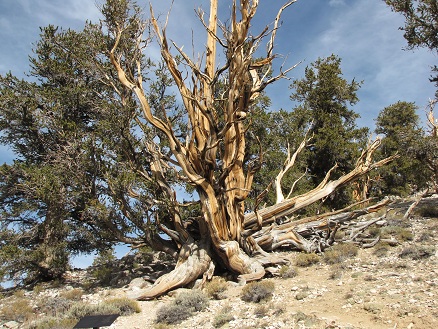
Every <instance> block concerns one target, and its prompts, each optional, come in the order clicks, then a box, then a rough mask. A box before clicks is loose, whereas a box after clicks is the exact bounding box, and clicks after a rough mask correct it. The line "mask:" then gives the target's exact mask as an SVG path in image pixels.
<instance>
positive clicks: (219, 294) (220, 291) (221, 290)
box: [205, 277, 228, 300]
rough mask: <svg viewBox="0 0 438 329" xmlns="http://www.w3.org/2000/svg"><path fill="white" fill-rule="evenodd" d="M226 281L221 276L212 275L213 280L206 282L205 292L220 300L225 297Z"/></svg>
mask: <svg viewBox="0 0 438 329" xmlns="http://www.w3.org/2000/svg"><path fill="white" fill-rule="evenodd" d="M227 288H228V285H227V283H226V282H225V280H224V279H223V278H218V277H214V278H213V280H211V281H210V282H207V284H206V286H205V292H206V293H207V295H208V296H209V297H211V298H214V299H217V300H220V299H225V298H226V294H225V292H226V290H227Z"/></svg>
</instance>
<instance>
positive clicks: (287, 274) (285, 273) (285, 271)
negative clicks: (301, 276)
mask: <svg viewBox="0 0 438 329" xmlns="http://www.w3.org/2000/svg"><path fill="white" fill-rule="evenodd" d="M279 274H280V277H281V278H283V279H290V278H294V277H296V276H297V275H298V271H297V270H296V269H295V268H294V267H293V266H289V265H283V266H282V267H281V268H280V273H279Z"/></svg>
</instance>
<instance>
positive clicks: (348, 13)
mask: <svg viewBox="0 0 438 329" xmlns="http://www.w3.org/2000/svg"><path fill="white" fill-rule="evenodd" d="M151 2H152V5H153V7H154V10H155V12H156V13H166V12H167V9H168V8H169V6H170V4H171V1H170V0H152V1H151ZM219 2H220V14H219V18H220V20H221V21H222V22H225V21H226V20H227V14H228V13H229V12H230V10H229V6H230V3H231V1H225V0H220V1H219ZM284 2H285V1H283V0H260V6H259V10H258V12H257V15H256V18H255V20H254V21H253V31H254V32H253V34H258V33H257V32H260V31H261V29H262V28H263V27H264V26H265V25H267V24H270V23H272V21H273V19H274V17H275V15H276V13H277V10H278V8H279V7H281V5H282V4H283V3H284ZM96 3H102V0H96V1H95V0H1V1H0V45H1V46H0V74H5V73H6V72H8V71H11V72H12V73H13V74H14V75H16V76H19V77H25V75H24V73H25V72H28V70H29V65H28V56H29V55H31V54H32V47H33V44H34V43H35V42H36V41H37V40H38V38H39V32H40V31H39V27H40V26H46V25H48V24H53V25H57V26H60V27H63V28H65V29H66V28H72V29H78V30H80V29H82V28H83V26H84V22H85V21H86V20H91V21H93V22H97V21H98V20H99V18H100V13H99V10H98V9H97V7H96ZM138 3H139V4H140V5H141V6H144V7H145V8H146V9H147V8H148V4H149V2H148V1H146V0H138ZM199 6H202V7H203V9H204V10H205V11H208V8H209V1H206V0H175V1H174V5H173V9H172V12H171V14H170V19H169V25H168V28H167V35H168V37H169V38H170V39H172V40H174V41H175V42H176V43H177V44H178V45H180V46H182V45H184V50H185V51H186V52H187V53H189V54H191V53H192V36H193V38H194V44H195V45H197V46H196V49H195V52H198V51H202V50H203V48H202V47H203V46H204V43H205V38H204V33H203V28H202V25H201V23H200V22H199V21H198V19H197V17H196V15H195V13H194V9H195V8H198V7H199ZM207 18H208V15H207V16H206V19H207ZM282 18H283V25H282V27H281V29H280V30H279V32H278V35H277V39H276V48H275V52H276V53H278V54H281V55H283V56H284V57H283V58H279V59H277V62H276V63H277V66H279V65H281V64H283V63H284V67H288V66H292V65H294V64H296V63H298V62H300V61H302V64H301V65H299V66H298V67H297V68H296V69H294V70H293V71H292V72H290V74H289V77H290V78H291V79H296V78H302V77H303V72H304V68H305V67H306V66H307V65H310V63H312V62H313V61H315V60H316V59H317V58H318V57H327V56H329V55H331V54H336V55H338V56H339V57H341V58H342V71H343V73H344V76H345V78H347V79H348V80H351V79H353V78H355V79H356V80H364V84H363V86H362V88H361V89H360V90H359V92H358V96H359V99H360V102H359V103H358V104H357V105H356V106H355V107H354V110H355V111H356V112H358V113H359V114H360V115H361V119H360V120H359V121H358V124H359V125H360V126H369V127H373V125H374V119H375V118H376V117H377V114H378V113H379V111H381V110H382V109H383V108H384V107H386V106H388V105H391V104H393V103H395V102H397V101H399V100H402V101H410V102H415V103H417V105H418V106H419V107H420V110H419V112H418V114H419V115H420V117H424V110H423V109H424V107H425V106H426V104H427V102H428V100H429V98H432V97H433V96H434V92H435V88H434V86H433V84H432V83H430V82H429V81H428V78H429V76H430V66H431V65H434V64H436V63H437V56H436V55H434V54H432V53H431V52H430V51H428V50H426V49H419V50H416V51H404V50H402V48H404V47H405V46H406V41H405V39H404V38H403V32H402V31H400V30H399V29H398V28H399V27H400V26H402V25H403V22H404V19H403V17H402V16H401V15H399V14H396V13H393V12H391V10H390V9H389V8H388V7H387V6H386V5H385V3H384V2H383V1H382V0H299V1H298V2H297V3H295V4H293V5H292V6H290V7H289V8H288V9H287V10H286V11H285V12H284V13H283V16H282ZM266 41H267V40H266ZM147 51H148V52H149V55H150V56H151V57H153V58H156V57H157V56H158V54H159V51H158V49H157V48H154V47H152V48H148V50H147ZM290 83H291V81H288V80H282V81H280V82H278V83H276V84H274V85H271V86H270V87H268V89H267V92H268V95H269V96H271V99H272V109H273V110H276V109H280V108H284V109H291V108H292V105H293V104H292V103H291V101H290V100H289V95H290V93H291V91H290V90H289V88H288V86H289V84H290ZM11 159H12V154H11V153H10V152H9V150H8V149H7V148H6V147H3V146H0V163H3V162H5V161H7V162H9V161H11Z"/></svg>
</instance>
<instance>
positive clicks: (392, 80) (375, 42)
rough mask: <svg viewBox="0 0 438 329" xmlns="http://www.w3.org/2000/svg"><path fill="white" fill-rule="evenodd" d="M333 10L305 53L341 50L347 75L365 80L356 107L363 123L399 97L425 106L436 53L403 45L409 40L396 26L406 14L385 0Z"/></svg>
mask: <svg viewBox="0 0 438 329" xmlns="http://www.w3.org/2000/svg"><path fill="white" fill-rule="evenodd" d="M330 15H331V16H330V19H329V25H328V26H327V27H326V28H325V29H324V30H323V31H322V32H321V33H320V34H319V35H318V36H317V37H316V39H314V41H313V42H312V44H311V45H309V46H308V47H307V49H306V50H305V51H304V52H305V53H306V54H310V55H311V56H312V61H313V60H315V59H316V57H326V56H329V55H330V54H332V53H334V54H336V55H339V56H340V57H341V58H342V70H343V72H344V75H345V76H346V77H347V78H349V79H351V78H353V77H355V78H356V79H357V80H362V79H363V80H365V81H364V85H363V86H362V88H361V89H360V91H359V97H360V103H359V104H358V105H357V106H356V108H355V109H356V111H358V112H359V113H360V114H361V115H362V120H361V121H360V122H361V124H363V125H370V126H372V125H373V119H374V118H375V117H376V116H377V114H378V112H379V111H380V110H382V109H383V108H384V107H385V106H388V105H390V104H392V103H394V102H396V101H398V100H406V101H414V102H416V103H417V105H419V106H420V107H422V106H424V105H425V104H426V103H427V100H428V98H429V97H433V94H434V87H433V84H431V83H430V82H429V81H428V77H429V75H430V73H429V72H430V69H429V67H430V66H431V65H433V64H434V63H436V56H434V55H433V54H431V53H430V52H428V51H426V50H424V49H419V50H416V51H415V52H412V51H403V50H402V48H403V47H405V46H406V40H405V39H404V38H403V35H402V32H401V31H399V30H398V27H399V26H401V25H403V17H401V16H400V15H398V14H396V13H393V12H391V10H390V9H389V8H388V7H386V5H385V4H384V3H383V2H382V1H380V2H378V3H376V2H375V1H369V0H357V1H351V2H349V3H348V5H346V6H342V7H339V8H334V9H333V11H332V12H331V13H330ZM421 115H422V113H421Z"/></svg>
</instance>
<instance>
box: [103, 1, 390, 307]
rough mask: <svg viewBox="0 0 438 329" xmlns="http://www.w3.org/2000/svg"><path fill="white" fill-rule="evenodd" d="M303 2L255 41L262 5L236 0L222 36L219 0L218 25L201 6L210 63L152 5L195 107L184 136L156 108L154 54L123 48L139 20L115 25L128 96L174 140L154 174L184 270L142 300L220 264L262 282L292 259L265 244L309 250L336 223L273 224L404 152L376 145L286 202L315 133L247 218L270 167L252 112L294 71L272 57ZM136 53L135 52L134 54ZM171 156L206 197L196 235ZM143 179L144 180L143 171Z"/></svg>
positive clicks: (114, 57) (168, 59)
mask: <svg viewBox="0 0 438 329" xmlns="http://www.w3.org/2000/svg"><path fill="white" fill-rule="evenodd" d="M295 2H296V0H293V1H288V2H286V3H285V4H284V5H283V6H282V7H281V8H280V9H279V11H278V14H277V16H276V18H275V22H274V25H273V29H272V30H271V31H270V32H268V31H269V29H268V28H265V29H264V30H263V31H262V33H261V34H259V35H258V36H255V37H254V36H251V35H250V27H251V21H252V19H253V18H254V16H255V14H256V12H257V8H258V3H259V1H258V0H240V1H239V2H237V1H236V0H233V1H232V6H231V18H230V20H229V23H228V24H227V26H228V27H225V26H222V27H221V30H222V33H223V37H222V38H220V37H219V36H218V35H217V27H218V12H217V10H218V1H217V0H211V1H210V13H209V22H208V24H207V23H206V22H204V21H203V15H202V12H201V11H198V16H199V18H200V19H201V22H202V23H203V24H204V27H205V29H206V39H207V40H206V50H205V67H204V68H202V65H201V64H202V63H201V62H199V61H198V62H197V61H196V60H192V59H191V58H190V56H188V55H187V54H186V53H185V52H184V51H183V48H182V47H179V46H178V45H177V44H176V43H171V42H169V40H168V38H167V36H166V25H167V22H166V24H165V25H164V27H160V25H159V23H158V20H157V18H156V17H155V15H154V11H153V9H152V6H151V7H150V24H151V30H152V31H153V32H154V34H155V38H156V40H157V42H158V45H159V47H160V51H161V57H162V60H163V62H164V63H165V66H166V68H167V70H168V71H169V73H170V75H171V77H172V79H173V82H174V83H175V86H176V88H177V89H178V91H179V93H180V96H181V101H182V106H183V107H184V110H185V113H186V119H187V126H188V129H187V136H186V137H185V138H184V139H183V138H181V136H177V134H176V133H175V130H174V129H175V128H174V127H173V126H172V122H171V120H170V119H169V117H168V113H167V112H166V109H162V111H161V114H160V116H159V117H158V116H157V115H156V114H155V113H154V112H153V110H152V109H151V105H150V104H149V101H148V97H147V96H146V95H147V93H146V91H145V90H144V88H145V87H144V83H143V80H142V72H141V68H142V58H143V56H144V54H145V53H146V56H147V48H144V47H143V45H142V44H141V42H140V41H138V42H137V49H136V50H135V51H134V52H133V53H132V54H126V53H125V52H123V45H121V42H122V40H123V38H122V36H123V35H124V33H130V32H129V28H128V27H129V24H132V19H131V20H129V19H127V20H126V22H120V23H118V24H116V26H115V30H112V31H113V33H114V35H113V38H114V44H113V46H112V48H111V49H110V51H109V58H110V61H111V63H112V65H113V67H114V69H115V70H116V73H117V76H118V79H119V81H120V83H121V85H122V88H124V90H125V91H126V92H127V93H133V94H135V96H136V97H137V99H138V102H139V104H140V107H141V115H140V114H138V117H135V118H134V120H135V121H136V122H137V123H138V124H139V126H140V127H141V128H142V127H143V125H145V124H144V122H147V124H148V125H150V126H152V127H154V128H155V129H158V130H159V131H160V132H161V133H162V135H164V137H165V138H166V139H167V143H166V147H167V151H168V152H169V154H167V155H163V154H161V153H160V151H159V150H158V149H157V148H155V147H153V146H152V144H151V145H150V147H149V152H150V154H151V158H152V159H153V160H152V161H151V164H150V165H151V172H152V176H153V177H146V176H145V178H146V179H148V180H154V181H156V182H157V183H158V186H159V188H160V189H161V190H162V192H163V193H164V194H165V195H166V198H167V200H168V203H169V205H170V207H172V209H173V210H169V211H168V213H169V214H170V215H168V217H169V218H166V219H167V223H169V225H170V226H171V227H170V226H169V227H167V226H165V225H164V224H161V223H160V221H159V216H158V214H157V216H156V219H155V220H156V224H157V227H158V228H159V229H162V230H163V231H165V232H167V233H168V235H169V236H170V237H171V238H172V240H173V241H174V242H175V245H176V246H178V247H179V248H180V252H179V256H178V262H177V265H176V267H175V269H174V270H173V271H172V272H170V273H169V274H166V275H164V276H163V277H161V278H160V279H158V280H157V281H156V282H155V284H154V285H153V286H152V287H151V288H150V289H148V290H147V291H145V292H144V293H143V294H142V295H141V296H139V297H138V298H139V299H150V298H154V297H156V296H159V295H162V294H163V293H165V292H167V291H169V290H171V289H174V288H176V287H180V286H183V285H185V284H188V283H189V282H191V281H193V280H195V279H197V278H198V277H200V276H202V275H203V274H204V273H209V272H211V269H212V266H213V265H214V264H213V265H212V263H216V262H218V263H220V264H221V265H222V266H225V267H226V268H227V269H228V270H229V271H230V272H232V273H234V274H235V275H236V277H237V278H238V280H240V281H242V282H247V281H251V280H257V279H260V278H262V277H263V276H264V275H265V273H266V269H265V268H270V271H273V267H274V266H275V265H276V264H282V263H284V260H281V259H276V258H275V257H273V256H272V257H270V256H269V255H268V254H266V252H265V250H272V249H275V248H278V247H279V246H281V245H282V244H284V243H286V242H288V241H290V242H291V243H295V245H296V246H297V247H299V248H301V249H302V250H314V249H315V247H314V246H315V245H316V244H315V241H311V240H307V239H306V238H305V236H306V232H308V231H309V230H314V231H315V230H316V231H318V230H320V231H321V232H325V231H327V230H328V231H330V230H332V224H330V223H332V222H333V220H331V221H324V220H322V219H321V220H320V222H318V221H317V220H315V221H312V222H309V223H304V222H303V223H294V224H292V226H286V224H284V226H281V225H280V226H279V227H275V230H272V229H271V228H270V225H271V224H272V223H274V222H275V221H276V219H278V218H286V221H287V216H290V215H291V214H293V213H294V212H296V211H297V210H299V209H302V208H303V207H306V206H308V205H310V204H312V203H314V202H316V201H318V200H321V199H323V198H325V197H327V196H328V195H330V194H331V193H333V192H334V191H335V189H337V188H339V187H341V186H344V185H345V184H348V183H350V182H352V181H354V180H356V179H358V178H359V177H361V176H362V175H364V174H366V173H368V172H369V171H370V170H373V169H375V168H378V167H380V166H382V165H384V164H386V163H387V162H389V161H391V160H392V159H393V158H394V157H390V158H387V159H384V160H381V161H378V162H373V161H372V155H373V153H374V151H375V150H376V148H377V147H378V146H379V143H380V142H379V141H375V142H374V143H373V144H371V145H370V146H369V148H367V149H366V150H365V151H364V152H363V154H362V156H361V157H360V158H359V160H358V162H357V164H356V167H355V168H354V169H353V170H352V171H351V172H350V173H347V174H345V175H343V176H342V177H340V178H338V179H336V180H334V181H330V180H329V179H330V173H331V171H332V170H334V169H335V167H334V168H333V169H332V170H330V171H329V172H328V173H327V176H326V178H325V179H324V180H323V181H322V182H321V183H320V185H319V186H318V187H316V188H315V189H313V190H311V191H309V192H307V193H305V194H303V195H299V196H293V197H290V196H289V195H288V196H287V197H286V198H285V197H284V195H283V193H282V190H281V180H282V177H283V176H284V174H285V173H286V172H287V170H289V169H290V168H291V167H292V166H293V164H294V161H295V158H296V156H297V154H298V153H299V151H300V150H302V149H303V148H304V147H305V144H306V142H307V140H306V138H305V139H304V141H303V142H302V143H301V145H300V146H299V148H298V150H297V151H296V152H295V153H294V154H293V155H292V156H288V158H287V159H286V162H285V165H284V168H283V170H282V171H281V172H280V173H279V175H278V176H277V179H276V181H275V184H274V185H275V188H276V190H277V199H278V203H277V204H275V205H273V206H270V207H266V208H264V209H256V211H254V212H252V213H248V214H245V212H246V211H247V210H246V209H245V200H246V199H247V197H248V195H249V193H250V191H251V188H252V182H253V178H254V175H255V173H256V172H257V168H259V167H260V164H258V165H254V166H246V165H245V160H246V140H245V136H246V133H247V130H248V128H249V125H250V122H249V121H250V120H248V118H249V117H250V116H251V113H250V109H251V106H252V105H253V104H254V102H255V101H256V100H257V98H258V97H259V96H260V94H261V93H262V92H263V91H264V90H265V88H266V87H267V86H268V85H270V84H272V83H273V82H275V81H277V80H278V79H281V78H284V77H285V76H286V73H287V72H289V71H290V70H291V69H293V67H294V66H292V67H290V68H289V69H286V70H284V71H283V69H282V68H281V69H280V73H279V74H278V75H276V76H275V75H274V76H272V75H271V71H272V61H273V60H274V58H275V56H274V55H273V47H274V42H275V37H276V34H277V30H278V27H279V22H280V19H281V14H282V12H283V11H284V10H285V9H286V8H287V7H289V6H290V5H291V4H293V3H295ZM136 19H139V18H138V17H137V18H136ZM135 26H138V27H140V29H145V28H146V26H145V24H144V23H142V22H137V24H135ZM127 31H128V32H127ZM141 32H143V31H140V32H139V33H138V35H140V36H141V35H142V33H141ZM269 33H271V34H270V39H269V41H268V45H267V52H266V56H265V57H264V58H261V59H257V60H255V59H254V54H255V52H256V50H257V48H258V46H259V45H260V43H261V41H262V40H263V38H264V37H266V36H267V35H269ZM138 40H140V39H138ZM170 44H171V45H172V46H173V47H171V46H170ZM218 45H219V46H222V47H223V48H224V53H225V63H224V65H223V66H222V67H221V68H219V69H217V68H216V58H217V53H218V51H217V47H218ZM172 51H176V52H177V54H173V53H172ZM127 56H131V57H132V58H126V57H127ZM177 56H178V57H177ZM126 63H130V66H129V67H127V66H126V65H127V64H126ZM181 63H183V64H184V65H182V64H181ZM134 64H135V65H134ZM133 67H137V72H133V70H132V68H133ZM187 71H188V72H187ZM220 79H222V81H220ZM219 81H220V83H219ZM114 87H115V88H117V92H119V93H120V94H122V90H121V89H122V88H119V87H116V85H115V84H114ZM219 90H220V92H221V93H222V95H221V96H220V97H218V96H217V93H218V91H219ZM142 129H143V128H142ZM261 154H262V152H260V155H259V159H258V162H259V163H261V161H262V158H261ZM166 161H167V162H168V163H169V162H170V163H171V166H172V168H174V170H173V171H174V172H177V173H178V175H179V177H181V178H182V180H183V181H184V182H185V183H188V184H191V185H192V186H193V187H194V189H195V191H196V192H197V194H198V196H199V204H200V205H201V213H202V216H200V217H198V218H196V220H193V224H194V225H193V226H194V227H195V230H196V234H192V233H191V232H190V231H189V230H188V228H187V226H188V225H189V224H188V223H185V222H184V221H183V219H182V218H181V217H180V215H179V205H178V202H177V198H176V196H175V192H174V191H173V190H172V186H170V185H169V184H168V183H167V182H166V179H165V172H166V170H167V167H166V165H165V162H166ZM256 162H257V161H256ZM139 175H140V176H141V172H140V173H139ZM143 176H144V173H143ZM257 206H258V205H257ZM256 208H257V207H256ZM332 233H333V231H331V233H330V232H329V233H328V234H329V235H328V236H327V239H326V241H328V243H330V241H331V240H332V239H333V234H332ZM330 234H331V235H330ZM196 239H198V240H196ZM321 241H323V240H321ZM318 248H319V249H321V248H322V247H321V246H320V247H318ZM263 249H264V250H263Z"/></svg>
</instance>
